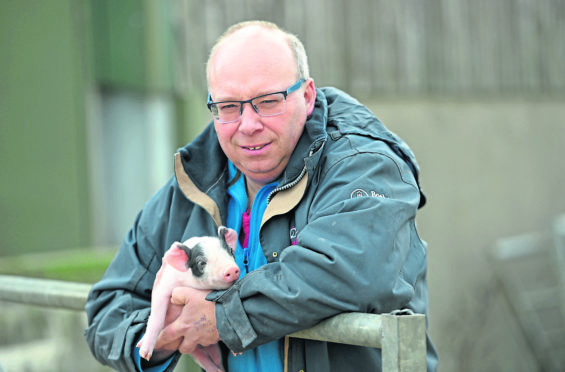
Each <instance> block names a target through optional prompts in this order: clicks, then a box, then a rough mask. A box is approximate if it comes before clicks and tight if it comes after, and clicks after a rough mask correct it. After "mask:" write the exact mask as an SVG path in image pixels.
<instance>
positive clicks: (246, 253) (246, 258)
mask: <svg viewBox="0 0 565 372" xmlns="http://www.w3.org/2000/svg"><path fill="white" fill-rule="evenodd" d="M243 265H244V266H245V273H246V274H247V273H248V272H249V248H243Z"/></svg>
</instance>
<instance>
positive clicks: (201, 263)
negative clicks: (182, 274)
mask: <svg viewBox="0 0 565 372" xmlns="http://www.w3.org/2000/svg"><path fill="white" fill-rule="evenodd" d="M196 267H197V268H198V270H199V271H200V272H204V269H205V268H206V260H205V259H204V258H201V259H199V260H197V261H196Z"/></svg>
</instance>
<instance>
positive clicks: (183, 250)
mask: <svg viewBox="0 0 565 372" xmlns="http://www.w3.org/2000/svg"><path fill="white" fill-rule="evenodd" d="M189 255H190V249H189V248H188V247H187V246H185V245H183V244H181V243H179V242H175V243H173V245H172V246H171V248H169V250H168V251H167V253H165V257H163V260H164V261H165V262H166V263H167V265H170V266H172V267H173V268H175V269H176V270H178V271H188V268H187V266H186V263H187V262H188V259H189Z"/></svg>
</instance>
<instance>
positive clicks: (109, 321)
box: [85, 206, 179, 371]
mask: <svg viewBox="0 0 565 372" xmlns="http://www.w3.org/2000/svg"><path fill="white" fill-rule="evenodd" d="M146 208H148V207H147V206H146ZM153 212H154V211H150V212H148V211H142V212H141V213H140V214H139V215H138V216H137V218H136V220H135V223H134V225H133V227H132V229H131V230H130V231H129V233H128V234H127V236H126V237H125V239H124V241H123V243H122V246H121V248H120V250H119V251H118V253H117V254H116V256H115V257H114V259H113V261H112V263H111V264H110V265H109V267H108V269H107V270H106V272H105V274H104V276H103V277H102V279H101V280H100V281H99V282H98V283H96V284H95V285H94V286H93V287H92V289H91V291H90V293H89V296H88V299H87V303H86V313H87V317H88V324H89V327H88V328H87V330H86V331H85V337H86V341H87V343H88V346H89V347H90V349H91V352H92V353H93V355H94V356H95V358H96V359H97V360H98V361H99V362H101V363H102V364H105V365H109V366H111V367H112V368H114V369H116V370H119V371H137V368H136V365H135V361H134V355H133V353H134V347H135V344H136V343H137V342H138V341H139V339H140V337H141V336H142V334H143V332H144V331H145V326H146V323H147V319H148V317H149V313H150V307H151V289H152V287H153V282H154V280H155V273H156V272H157V271H158V270H159V267H160V265H161V256H162V254H161V253H162V252H161V250H162V249H161V250H160V249H156V248H155V247H154V245H155V244H154V242H156V241H160V238H162V237H161V235H162V233H160V232H159V230H160V229H159V228H155V231H151V234H149V232H147V231H144V229H143V226H146V225H147V224H146V223H145V224H144V223H143V220H144V214H145V215H147V214H152V213H153ZM145 217H147V216H145ZM178 357H179V355H176V356H175V358H174V360H173V362H172V363H171V364H170V365H169V368H167V371H170V370H172V369H173V368H174V365H175V364H176V361H177V360H178Z"/></svg>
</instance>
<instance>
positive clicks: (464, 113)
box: [369, 99, 565, 372]
mask: <svg viewBox="0 0 565 372" xmlns="http://www.w3.org/2000/svg"><path fill="white" fill-rule="evenodd" d="M369 106H370V107H371V109H372V110H373V111H374V112H375V113H376V114H377V116H379V117H380V118H381V120H382V121H383V122H385V124H386V125H387V126H388V127H389V128H390V129H391V130H393V131H394V132H396V133H397V134H399V135H400V136H401V137H402V138H404V139H405V140H406V141H407V142H408V143H409V145H410V146H411V147H412V149H413V150H414V152H415V153H416V156H417V158H418V160H419V162H420V166H421V168H422V176H421V180H422V183H423V187H424V191H425V192H426V193H427V195H428V205H427V206H426V207H425V208H424V209H422V210H421V214H420V216H419V218H418V224H419V229H420V233H421V236H422V237H423V238H424V239H425V240H426V241H427V242H428V244H429V271H428V274H429V286H430V295H429V297H430V332H431V335H432V337H433V340H434V342H435V344H436V346H437V347H438V349H439V352H440V366H441V369H440V370H441V371H524V372H526V371H537V370H539V369H538V367H537V364H536V360H535V358H534V355H533V354H532V352H531V351H530V348H529V347H528V341H527V340H526V339H525V338H524V336H523V335H522V332H521V330H520V328H519V326H518V323H517V321H516V319H515V317H514V315H513V314H512V309H511V308H510V307H509V305H508V303H507V301H506V299H505V297H504V293H502V291H501V288H500V285H499V283H498V281H497V280H496V278H495V277H494V274H493V266H492V263H491V261H489V252H490V250H491V249H492V247H493V245H494V242H495V240H496V239H498V238H501V237H507V236H512V235H517V234H523V233H527V232H532V231H545V230H547V229H549V228H550V224H551V223H552V219H553V218H554V217H556V216H557V215H558V214H561V213H564V212H565V198H564V197H563V195H562V192H563V190H564V189H565V161H564V159H565V149H564V146H563V145H564V140H565V125H564V124H565V119H564V118H565V105H564V104H563V100H562V99H553V100H548V99H545V100H544V99H534V100H527V99H508V100H501V99H485V100H465V101H447V100H425V101H422V100H418V101H407V100H400V101H393V102H391V101H380V100H373V101H371V102H370V103H369ZM556 301H557V299H556Z"/></svg>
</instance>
